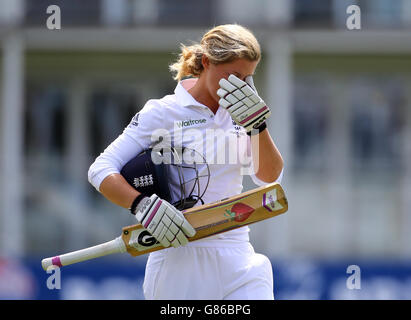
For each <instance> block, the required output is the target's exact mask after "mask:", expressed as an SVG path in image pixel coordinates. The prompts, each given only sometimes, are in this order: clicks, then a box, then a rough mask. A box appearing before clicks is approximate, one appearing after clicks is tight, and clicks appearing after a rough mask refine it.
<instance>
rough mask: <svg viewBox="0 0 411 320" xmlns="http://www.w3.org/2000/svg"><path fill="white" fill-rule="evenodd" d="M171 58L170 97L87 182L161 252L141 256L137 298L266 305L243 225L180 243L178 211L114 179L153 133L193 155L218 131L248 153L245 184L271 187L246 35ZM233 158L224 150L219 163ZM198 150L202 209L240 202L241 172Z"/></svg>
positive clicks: (276, 174)
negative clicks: (206, 168) (205, 179)
mask: <svg viewBox="0 0 411 320" xmlns="http://www.w3.org/2000/svg"><path fill="white" fill-rule="evenodd" d="M181 49H182V51H181V53H180V55H179V57H178V59H177V61H175V63H173V64H172V65H170V70H171V71H172V72H173V73H174V75H175V80H177V81H178V84H177V87H176V89H175V91H174V94H170V95H166V96H165V97H163V98H161V99H152V100H149V101H148V102H147V103H146V104H145V105H144V107H143V108H142V109H141V110H140V111H139V112H138V113H137V114H136V116H135V117H133V119H132V120H131V122H130V124H129V125H128V126H127V127H126V128H125V129H124V131H123V133H122V134H121V135H120V136H119V137H118V138H117V139H116V140H114V141H113V142H112V143H111V144H110V145H109V146H108V147H107V148H106V149H105V150H104V152H102V153H101V154H100V155H99V156H98V157H97V159H96V160H95V162H94V163H93V164H92V165H91V167H90V169H89V173H88V177H89V181H90V183H91V184H92V185H93V186H94V187H95V188H96V189H97V190H98V191H99V192H100V193H101V194H103V196H105V197H106V198H107V199H108V200H110V201H112V202H113V203H115V204H117V205H119V206H121V207H124V208H127V209H129V210H130V211H131V213H132V214H134V215H135V216H136V218H137V221H138V222H139V223H141V224H142V225H143V227H144V228H146V229H147V231H148V232H150V234H151V235H152V236H153V237H155V239H156V240H157V241H159V242H160V243H161V244H162V245H164V246H166V247H169V248H167V249H164V250H161V251H156V252H153V253H151V254H150V255H149V257H148V261H147V265H146V271H145V278H144V284H143V290H144V296H145V298H146V299H162V300H177V299H201V300H204V299H210V300H222V299H227V300H234V299H242V300H244V299H251V300H262V299H268V300H269V299H274V294H273V274H272V266H271V263H270V260H269V259H268V258H267V257H266V256H264V255H262V254H258V253H255V251H254V249H253V247H252V245H251V244H250V242H249V228H248V227H247V226H245V227H241V228H238V229H235V230H232V231H228V232H225V233H222V234H219V235H215V236H211V237H208V238H205V239H202V240H198V241H193V242H188V240H187V238H188V237H191V236H193V235H194V234H195V230H194V228H193V227H192V226H191V225H190V224H189V223H188V221H187V220H186V219H185V218H184V215H183V214H182V212H181V211H179V210H177V209H176V208H175V207H174V206H173V205H171V204H170V202H168V201H166V200H165V199H161V198H160V197H159V196H158V195H156V194H153V195H145V194H143V193H140V192H139V191H137V190H136V189H135V188H133V187H132V186H131V185H130V184H129V183H127V181H126V180H125V178H124V177H123V176H122V175H121V174H120V172H121V168H122V167H123V166H124V165H125V164H126V163H127V162H128V161H129V160H130V159H132V158H133V157H135V156H136V155H137V154H139V153H140V152H142V151H143V150H146V149H148V148H149V147H150V145H152V142H153V132H154V131H156V130H158V129H160V128H161V129H163V130H165V131H166V132H169V135H170V137H171V139H172V140H173V138H176V137H175V136H176V134H177V132H179V134H181V131H183V134H182V135H180V138H179V141H180V143H181V144H182V145H183V146H184V145H188V144H190V145H193V144H192V143H193V140H194V142H195V143H196V145H197V146H200V145H201V144H202V143H205V142H206V141H209V140H210V139H206V137H207V135H209V134H210V132H212V131H213V130H214V131H215V132H219V134H218V135H217V137H220V136H223V134H221V132H224V133H227V134H228V135H230V134H231V135H235V136H237V137H242V139H239V140H238V141H242V143H244V144H246V145H247V147H246V148H244V149H245V150H249V153H250V154H251V158H252V161H251V167H252V168H253V170H254V171H253V174H250V175H251V178H252V179H253V181H254V182H255V183H256V184H258V185H264V184H267V183H271V182H274V181H278V182H280V180H281V177H282V173H283V159H282V157H281V154H280V152H279V151H278V149H277V147H276V145H275V144H274V142H273V140H272V138H271V136H270V134H269V132H268V130H267V129H266V123H265V120H266V119H267V118H268V117H269V116H270V114H271V112H270V110H269V108H268V107H267V106H266V104H265V103H264V101H263V100H262V99H261V98H260V96H259V95H258V92H257V90H256V88H255V87H254V83H253V80H252V79H253V78H252V76H253V74H254V72H255V70H256V67H257V65H258V63H259V61H260V59H261V50H260V46H259V43H258V41H257V39H256V38H255V36H254V35H253V34H252V32H251V31H250V30H248V29H246V28H244V27H242V26H240V25H237V24H229V25H220V26H217V27H214V28H212V29H211V30H209V31H208V32H206V33H205V34H204V35H203V37H202V39H201V41H200V43H197V44H193V45H190V46H184V45H182V47H181ZM189 130H190V131H189ZM184 133H190V134H184ZM181 137H182V138H181ZM224 141H226V140H224ZM234 149H235V150H234ZM239 149H241V148H237V147H236V148H233V147H232V146H229V148H228V149H227V150H228V152H227V154H228V155H230V154H231V153H236V152H237V153H238V152H239V151H238V150H239ZM200 150H201V152H203V153H204V156H206V160H207V162H209V164H210V183H209V185H208V188H207V190H206V192H205V195H204V197H203V200H204V202H205V203H210V202H213V201H218V200H221V199H223V198H226V197H230V196H233V195H237V194H239V193H241V192H242V189H243V184H242V181H243V175H242V171H241V170H242V168H243V164H241V163H239V162H237V163H236V162H233V161H230V163H224V162H221V161H217V162H216V161H212V159H211V158H212V156H216V157H217V156H221V155H222V153H221V152H220V149H219V148H217V147H215V148H212V147H210V146H209V145H207V146H205V147H204V148H200V147H198V148H197V149H196V151H200ZM256 168H258V169H256Z"/></svg>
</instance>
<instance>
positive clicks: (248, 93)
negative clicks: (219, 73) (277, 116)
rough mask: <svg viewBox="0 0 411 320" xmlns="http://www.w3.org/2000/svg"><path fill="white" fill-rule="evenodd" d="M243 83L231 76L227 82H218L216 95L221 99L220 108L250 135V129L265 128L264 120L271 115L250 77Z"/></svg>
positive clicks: (224, 80)
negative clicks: (218, 86)
mask: <svg viewBox="0 0 411 320" xmlns="http://www.w3.org/2000/svg"><path fill="white" fill-rule="evenodd" d="M245 81H246V82H244V81H242V80H241V79H239V78H237V77H236V76H235V75H233V74H231V75H230V76H229V77H228V80H227V79H224V78H223V79H221V80H220V82H219V85H220V88H219V89H218V90H217V94H218V96H219V97H220V98H221V99H220V100H219V104H220V106H222V107H223V108H225V109H226V110H227V111H228V112H229V113H230V115H231V117H232V118H233V120H234V122H235V123H236V124H237V125H239V126H242V127H244V128H245V129H246V131H247V133H248V134H250V132H251V130H252V129H257V128H259V127H260V126H263V127H264V128H265V127H266V125H265V120H266V119H267V118H268V117H269V116H270V115H271V111H270V109H269V108H268V107H267V105H266V104H265V102H264V101H263V99H261V98H260V96H259V95H258V93H257V90H256V89H255V87H254V82H253V78H252V76H248V77H246V78H245ZM260 131H262V130H260Z"/></svg>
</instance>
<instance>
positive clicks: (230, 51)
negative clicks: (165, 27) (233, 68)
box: [169, 24, 261, 81]
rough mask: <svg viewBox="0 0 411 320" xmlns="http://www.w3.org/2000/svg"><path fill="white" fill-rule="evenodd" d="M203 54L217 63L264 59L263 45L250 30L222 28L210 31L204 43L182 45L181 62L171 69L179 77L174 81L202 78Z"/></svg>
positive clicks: (241, 27) (232, 26) (221, 26)
mask: <svg viewBox="0 0 411 320" xmlns="http://www.w3.org/2000/svg"><path fill="white" fill-rule="evenodd" d="M203 54H204V55H206V57H207V58H208V59H209V61H210V63H213V64H220V63H227V62H231V61H233V60H235V59H240V58H244V59H248V60H250V61H260V59H261V49H260V45H259V43H258V41H257V39H256V38H255V36H254V35H253V34H252V32H251V31H250V30H248V29H247V28H245V27H243V26H240V25H238V24H225V25H220V26H217V27H214V28H213V29H211V30H209V31H208V32H206V33H205V34H204V36H203V38H202V39H201V42H200V43H195V44H193V45H190V46H185V45H184V44H182V45H181V53H180V54H179V57H178V59H177V61H176V62H174V63H173V64H171V65H170V66H169V69H170V71H171V72H172V73H173V74H175V75H174V80H177V81H180V80H181V79H182V78H185V77H190V76H192V77H198V76H199V75H200V74H201V72H202V71H203V65H202V62H201V59H202V56H203Z"/></svg>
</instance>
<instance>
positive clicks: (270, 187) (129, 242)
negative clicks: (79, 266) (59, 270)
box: [41, 182, 288, 270]
mask: <svg viewBox="0 0 411 320" xmlns="http://www.w3.org/2000/svg"><path fill="white" fill-rule="evenodd" d="M287 210H288V201H287V198H286V196H285V193H284V190H283V188H282V187H281V185H280V184H279V183H275V182H274V183H270V184H267V185H265V186H262V187H259V188H256V189H253V190H249V191H246V192H243V193H241V194H239V195H236V196H233V197H230V198H226V199H222V200H220V201H216V202H213V203H209V204H205V205H201V206H197V207H193V208H190V209H187V210H184V211H183V214H184V216H185V218H186V219H187V220H188V222H189V223H190V224H191V225H192V226H193V227H194V229H195V230H196V234H195V235H194V236H193V237H191V238H188V240H189V241H190V242H191V241H195V240H199V239H203V238H206V237H209V236H212V235H215V234H219V233H222V232H227V231H229V230H233V229H236V228H240V227H242V226H245V225H249V224H251V223H255V222H258V221H261V220H265V219H268V218H271V217H275V216H277V215H279V214H282V213H284V212H286V211H287ZM161 249H165V248H164V247H163V246H162V245H161V244H160V243H158V242H157V241H156V239H155V238H154V237H153V236H151V234H150V233H149V232H148V231H147V230H146V229H144V228H143V226H142V225H141V224H135V225H131V226H127V227H124V228H123V230H122V234H121V236H119V237H117V238H115V239H114V240H111V241H108V242H105V243H102V244H99V245H96V246H94V247H89V248H85V249H82V250H78V251H73V252H69V253H66V254H62V255H59V256H55V257H50V258H45V259H43V260H42V262H41V264H42V267H43V269H44V270H47V268H48V267H50V266H57V267H62V266H67V265H70V264H73V263H78V262H82V261H85V260H90V259H95V258H98V257H102V256H106V255H109V254H113V253H124V252H128V253H129V254H130V255H132V256H134V257H135V256H139V255H142V254H146V253H149V252H153V251H156V250H161Z"/></svg>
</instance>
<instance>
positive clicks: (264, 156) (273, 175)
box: [251, 129, 284, 183]
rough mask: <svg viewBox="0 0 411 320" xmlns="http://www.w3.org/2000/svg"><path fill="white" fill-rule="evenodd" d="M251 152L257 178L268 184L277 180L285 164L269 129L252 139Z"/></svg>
mask: <svg viewBox="0 0 411 320" xmlns="http://www.w3.org/2000/svg"><path fill="white" fill-rule="evenodd" d="M251 152H252V157H253V162H254V169H255V175H256V177H257V178H258V179H260V180H262V181H264V182H267V183H270V182H274V181H275V180H277V178H278V177H279V175H280V173H281V170H282V169H283V165H284V162H283V158H282V156H281V153H280V151H279V150H278V149H277V147H276V145H275V143H274V141H273V139H272V138H271V136H270V133H269V132H268V130H267V129H266V130H264V131H262V132H261V133H260V134H258V135H256V136H252V137H251Z"/></svg>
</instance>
